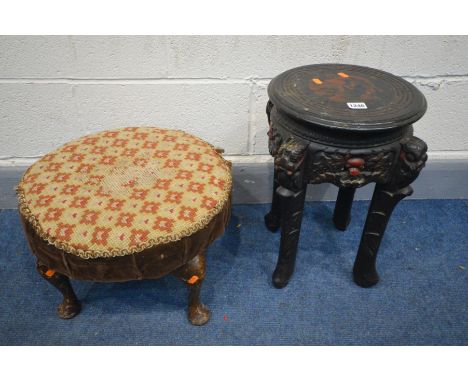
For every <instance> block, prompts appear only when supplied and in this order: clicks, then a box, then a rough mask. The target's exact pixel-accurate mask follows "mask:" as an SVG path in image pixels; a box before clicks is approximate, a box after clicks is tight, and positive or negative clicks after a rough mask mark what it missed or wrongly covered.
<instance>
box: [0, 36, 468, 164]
mask: <svg viewBox="0 0 468 382" xmlns="http://www.w3.org/2000/svg"><path fill="white" fill-rule="evenodd" d="M324 62H343V63H351V64H359V65H365V66H371V67H375V68H380V69H383V70H387V71H389V72H392V73H394V74H396V75H400V76H403V77H404V78H406V79H407V80H408V81H410V82H412V83H414V84H415V85H416V86H417V87H418V88H419V89H420V90H421V91H422V92H423V93H424V94H425V96H426V97H427V100H428V103H429V109H428V112H427V114H426V115H425V116H424V118H423V119H422V120H421V121H420V122H418V123H416V125H415V131H416V134H417V135H418V136H420V137H421V138H423V139H424V140H425V141H426V142H427V143H428V145H429V147H430V158H439V159H454V158H455V159H468V132H467V127H466V123H467V122H466V121H468V107H467V104H468V102H467V99H468V36H1V37H0V167H2V166H19V165H23V166H24V165H29V164H30V163H32V162H34V161H35V160H37V158H39V157H41V156H42V155H44V154H45V153H46V152H48V151H50V150H52V149H54V148H56V147H57V146H59V145H61V144H63V143H65V142H66V141H69V140H71V139H74V138H77V137H79V136H82V135H84V134H89V133H92V132H96V131H100V130H104V129H110V128H115V127H122V126H136V125H157V126H161V127H168V128H176V129H183V130H186V131H188V132H191V133H193V134H196V135H198V136H200V137H201V138H204V139H205V140H207V141H209V142H210V143H212V144H214V145H217V146H221V147H223V148H224V149H225V150H226V154H227V155H229V157H230V159H231V160H233V161H234V163H236V162H239V163H244V162H250V163H263V162H265V161H268V160H269V155H268V150H267V136H266V132H267V122H266V115H265V104H266V102H267V94H266V87H267V85H268V83H269V81H270V80H271V78H273V77H274V76H275V75H277V74H279V73H281V72H282V71H284V70H287V69H290V68H292V67H295V66H299V65H305V64H312V63H324Z"/></svg>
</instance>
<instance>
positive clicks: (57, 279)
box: [37, 263, 81, 319]
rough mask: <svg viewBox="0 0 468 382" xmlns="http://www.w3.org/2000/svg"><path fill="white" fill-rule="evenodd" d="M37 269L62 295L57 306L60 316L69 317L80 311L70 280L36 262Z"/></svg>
mask: <svg viewBox="0 0 468 382" xmlns="http://www.w3.org/2000/svg"><path fill="white" fill-rule="evenodd" d="M37 271H38V272H39V274H40V275H41V276H42V277H43V278H44V279H45V280H46V281H47V282H49V283H50V284H52V285H53V286H54V287H56V288H57V289H58V290H59V291H60V293H62V295H63V302H62V303H61V304H60V305H59V306H58V309H57V310H58V315H59V317H60V318H63V319H69V318H73V317H75V316H76V315H77V314H78V313H80V311H81V304H80V301H79V300H78V298H77V297H76V295H75V292H74V291H73V288H72V286H71V284H70V280H69V279H68V277H67V276H64V275H62V274H60V273H58V272H56V271H54V270H53V269H49V268H48V267H46V266H45V265H42V264H40V263H37Z"/></svg>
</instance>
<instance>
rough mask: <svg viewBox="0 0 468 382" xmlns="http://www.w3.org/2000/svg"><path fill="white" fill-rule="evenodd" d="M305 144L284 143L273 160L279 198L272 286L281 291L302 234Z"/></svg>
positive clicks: (286, 281)
mask: <svg viewBox="0 0 468 382" xmlns="http://www.w3.org/2000/svg"><path fill="white" fill-rule="evenodd" d="M306 149H307V144H304V143H303V142H301V141H300V140H297V139H295V138H289V139H288V140H286V141H285V142H283V143H282V144H281V146H280V148H279V150H278V156H277V157H276V158H275V167H276V174H277V176H276V179H277V181H278V184H279V187H278V188H277V189H276V193H277V197H278V196H279V197H280V198H281V199H280V200H281V241H280V253H279V256H278V262H277V264H276V269H275V271H274V272H273V285H274V286H275V287H276V288H284V287H285V286H286V285H287V284H288V282H289V279H290V278H291V276H292V274H293V272H294V265H295V263H296V252H297V246H298V243H299V234H300V232H301V222H302V211H303V209H304V201H305V196H306V191H307V182H306V181H305V179H304V176H303V175H304V166H305V157H306Z"/></svg>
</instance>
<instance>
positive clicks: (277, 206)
mask: <svg viewBox="0 0 468 382" xmlns="http://www.w3.org/2000/svg"><path fill="white" fill-rule="evenodd" d="M273 177H274V178H273V197H272V201H271V210H270V212H268V213H267V214H266V215H265V225H266V227H267V228H268V230H270V231H271V232H276V231H278V229H279V227H280V226H281V197H280V195H278V193H277V192H276V190H277V189H278V187H279V183H278V170H277V169H276V167H275V170H274V176H273Z"/></svg>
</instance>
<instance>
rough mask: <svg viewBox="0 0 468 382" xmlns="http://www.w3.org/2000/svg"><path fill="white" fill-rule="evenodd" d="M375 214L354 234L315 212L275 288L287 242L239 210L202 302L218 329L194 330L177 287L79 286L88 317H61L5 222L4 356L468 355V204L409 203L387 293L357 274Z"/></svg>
mask: <svg viewBox="0 0 468 382" xmlns="http://www.w3.org/2000/svg"><path fill="white" fill-rule="evenodd" d="M368 205H369V202H355V204H354V206H353V217H352V222H351V225H350V227H349V228H348V230H347V231H346V232H340V231H337V230H335V229H334V227H333V225H332V223H331V216H332V212H333V203H328V202H326V203H308V204H307V205H306V209H305V215H304V223H303V229H302V233H301V240H300V245H299V252H298V261H297V267H296V273H295V274H294V276H293V278H292V280H291V282H290V284H289V285H288V286H287V287H286V288H285V289H282V290H277V289H275V288H273V286H272V285H271V281H270V280H271V272H272V271H273V269H274V266H275V263H276V257H277V251H278V246H279V233H276V234H273V233H270V232H268V231H266V229H265V228H264V226H263V215H264V214H265V213H266V212H267V210H268V207H269V206H268V205H236V206H234V209H233V216H232V219H231V223H230V226H229V229H228V230H227V232H226V233H225V235H224V236H223V237H222V238H220V239H218V240H217V241H216V242H215V243H214V244H213V245H212V246H211V248H210V250H209V255H208V264H207V278H206V281H205V285H204V288H203V291H202V295H203V300H204V302H205V303H206V304H207V305H208V306H209V307H210V308H211V310H212V318H211V321H210V322H209V323H208V324H207V325H205V326H203V327H194V326H191V325H190V324H189V323H188V321H187V319H186V315H185V309H186V291H185V287H184V286H183V285H181V284H180V283H179V281H178V280H176V279H175V278H173V277H171V276H169V277H166V278H162V279H159V280H155V281H140V282H127V283H110V284H106V283H91V282H74V283H73V285H74V286H75V290H76V292H77V295H78V297H79V298H80V299H81V301H82V303H83V310H82V312H81V314H80V315H78V316H77V317H76V318H74V319H72V320H68V321H64V320H60V319H59V318H58V317H57V316H56V305H57V304H58V303H59V301H60V296H59V293H58V292H57V291H56V290H55V289H53V287H51V286H50V285H49V284H48V283H46V282H45V281H43V280H42V279H41V278H40V277H39V276H38V275H37V274H36V271H35V263H34V258H33V256H32V255H31V254H30V252H29V249H28V247H27V244H26V241H25V239H24V236H23V233H22V230H21V226H20V222H19V219H18V213H17V211H15V210H3V211H1V212H0V345H468V293H467V292H468V276H467V272H468V269H467V268H468V257H467V255H468V235H467V234H468V229H467V228H468V201H467V200H438V201H434V200H431V201H429V200H428V201H416V200H415V201H403V202H401V203H400V205H399V206H398V207H397V209H396V211H395V212H394V214H393V216H392V219H391V221H390V223H389V226H388V228H387V232H386V236H385V238H384V240H383V242H382V245H381V248H380V253H379V259H378V260H379V261H378V269H379V273H380V276H381V281H380V283H379V284H378V285H376V286H375V287H373V288H371V289H362V288H360V287H358V286H356V285H355V284H354V283H353V282H352V279H351V269H352V265H353V260H354V256H355V253H356V250H357V247H358V244H359V239H360V234H361V230H362V227H363V224H364V220H365V214H366V210H367V207H368Z"/></svg>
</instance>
